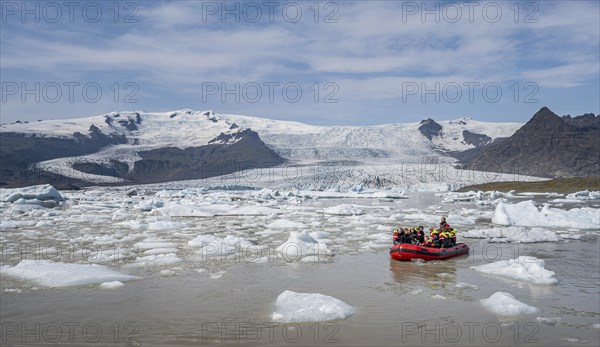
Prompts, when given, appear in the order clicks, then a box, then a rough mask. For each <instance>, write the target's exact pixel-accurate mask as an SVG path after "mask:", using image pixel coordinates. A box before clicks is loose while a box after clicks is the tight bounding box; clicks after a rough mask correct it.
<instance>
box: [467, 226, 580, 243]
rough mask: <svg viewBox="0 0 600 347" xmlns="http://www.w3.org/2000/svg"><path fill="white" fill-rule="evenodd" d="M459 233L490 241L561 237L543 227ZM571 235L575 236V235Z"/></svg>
mask: <svg viewBox="0 0 600 347" xmlns="http://www.w3.org/2000/svg"><path fill="white" fill-rule="evenodd" d="M459 235H460V236H461V237H466V238H475V239H490V242H515V243H532V242H555V241H560V240H561V239H562V238H561V237H560V236H559V235H558V234H557V233H555V232H554V231H550V230H548V229H545V228H525V227H504V228H502V227H500V228H486V229H474V230H468V231H465V232H461V233H460V234H459ZM573 237H574V238H576V236H573Z"/></svg>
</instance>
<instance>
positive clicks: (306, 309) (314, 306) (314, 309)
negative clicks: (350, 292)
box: [273, 290, 354, 323]
mask: <svg viewBox="0 0 600 347" xmlns="http://www.w3.org/2000/svg"><path fill="white" fill-rule="evenodd" d="M353 314H354V308H353V307H352V306H350V305H348V304H346V303H345V302H343V301H341V300H338V299H336V298H334V297H331V296H328V295H323V294H318V293H296V292H292V291H289V290H286V291H285V292H283V293H281V294H279V296H278V297H277V300H276V301H275V312H274V313H273V321H275V322H284V323H289V322H323V321H332V320H339V319H346V318H348V317H350V316H352V315H353Z"/></svg>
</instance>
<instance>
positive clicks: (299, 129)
mask: <svg viewBox="0 0 600 347" xmlns="http://www.w3.org/2000/svg"><path fill="white" fill-rule="evenodd" d="M220 117H221V118H222V119H225V120H227V121H229V122H231V123H235V124H238V125H239V126H242V127H248V128H251V129H252V130H254V131H256V132H257V133H258V134H259V135H260V137H261V138H262V139H263V141H265V143H266V144H267V145H268V146H270V147H271V148H273V149H274V150H275V151H277V152H278V153H279V154H280V155H282V156H283V157H285V158H288V159H292V160H301V161H310V160H334V159H349V160H362V161H369V160H375V161H377V160H381V159H382V158H386V161H389V160H394V161H399V162H421V161H422V159H423V157H435V158H438V159H440V160H452V159H451V158H449V157H448V156H447V155H445V154H446V153H449V152H455V151H464V150H467V149H470V148H475V147H478V146H480V145H483V144H487V143H488V142H491V141H493V140H495V139H497V138H500V137H508V136H510V135H512V134H513V133H514V132H515V131H516V130H517V129H519V127H521V125H522V124H521V123H492V122H480V121H476V120H473V119H471V118H460V119H457V120H451V121H440V122H437V123H436V122H435V121H433V120H430V121H431V122H433V123H435V124H436V125H438V126H439V128H440V130H439V131H438V132H436V133H435V134H434V135H433V136H431V137H430V138H429V137H427V136H425V135H424V134H423V131H421V130H420V128H421V127H422V125H423V123H424V122H426V121H422V122H412V123H394V124H383V125H375V126H315V125H308V124H304V123H299V122H292V121H280V120H273V119H266V118H258V117H249V116H240V115H220ZM465 134H466V135H465ZM469 135H471V136H469ZM475 135H481V136H485V137H487V138H488V139H489V140H488V141H486V142H484V143H477V142H474V141H472V137H473V136H475Z"/></svg>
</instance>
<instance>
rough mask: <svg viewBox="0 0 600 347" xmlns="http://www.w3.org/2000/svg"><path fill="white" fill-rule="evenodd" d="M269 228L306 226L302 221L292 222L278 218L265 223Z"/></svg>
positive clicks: (302, 227) (301, 227)
mask: <svg viewBox="0 0 600 347" xmlns="http://www.w3.org/2000/svg"><path fill="white" fill-rule="evenodd" d="M267 228H269V229H306V228H308V226H307V225H306V224H304V223H300V222H294V221H291V220H287V219H278V220H276V221H274V222H272V223H270V224H269V225H267Z"/></svg>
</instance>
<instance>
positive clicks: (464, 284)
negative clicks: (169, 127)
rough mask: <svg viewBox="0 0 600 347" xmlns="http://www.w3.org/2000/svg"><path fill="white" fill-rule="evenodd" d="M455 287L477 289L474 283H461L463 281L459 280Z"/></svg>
mask: <svg viewBox="0 0 600 347" xmlns="http://www.w3.org/2000/svg"><path fill="white" fill-rule="evenodd" d="M454 286H455V287H456V288H459V289H472V290H479V287H478V286H476V285H474V284H470V283H463V282H459V283H457V284H455V285H454Z"/></svg>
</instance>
